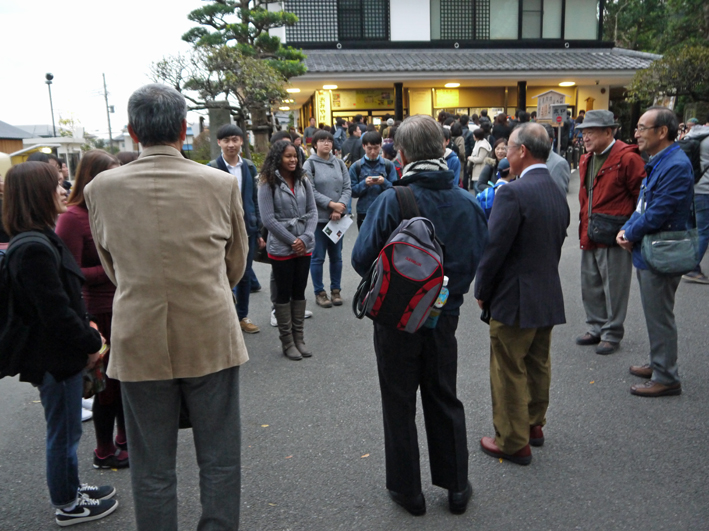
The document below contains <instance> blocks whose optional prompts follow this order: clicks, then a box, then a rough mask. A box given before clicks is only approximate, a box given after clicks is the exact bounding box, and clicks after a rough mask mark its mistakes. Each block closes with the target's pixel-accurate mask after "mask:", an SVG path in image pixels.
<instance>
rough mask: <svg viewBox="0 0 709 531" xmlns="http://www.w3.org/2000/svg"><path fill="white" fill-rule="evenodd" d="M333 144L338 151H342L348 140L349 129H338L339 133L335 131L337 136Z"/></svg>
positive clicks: (334, 137) (334, 136)
mask: <svg viewBox="0 0 709 531" xmlns="http://www.w3.org/2000/svg"><path fill="white" fill-rule="evenodd" d="M333 139H334V141H333V143H334V146H333V147H334V148H335V149H336V150H337V151H341V150H342V144H344V143H345V140H347V129H345V128H344V127H338V128H337V131H335V134H334V135H333Z"/></svg>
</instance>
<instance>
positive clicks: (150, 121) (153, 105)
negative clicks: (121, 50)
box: [128, 83, 187, 146]
mask: <svg viewBox="0 0 709 531" xmlns="http://www.w3.org/2000/svg"><path fill="white" fill-rule="evenodd" d="M186 117H187V102H186V101H185V98H184V96H183V95H182V94H180V93H179V92H177V91H176V90H175V89H174V88H172V87H168V86H167V85H160V84H157V83H153V84H150V85H145V86H143V87H140V88H139V89H138V90H136V91H135V92H134V93H133V94H131V97H130V99H129V100H128V124H129V125H130V126H131V127H132V128H133V132H134V133H135V134H136V136H137V137H138V140H140V143H141V144H143V146H154V145H161V144H173V143H175V142H177V141H178V140H179V139H180V132H181V130H182V122H183V120H184V119H185V118H186Z"/></svg>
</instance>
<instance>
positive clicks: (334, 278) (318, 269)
mask: <svg viewBox="0 0 709 531" xmlns="http://www.w3.org/2000/svg"><path fill="white" fill-rule="evenodd" d="M325 225H327V223H318V226H317V228H316V229H315V250H314V251H313V258H312V260H311V261H310V276H311V277H312V278H313V288H314V289H315V294H316V295H317V294H318V293H320V292H321V291H325V286H324V285H323V281H322V273H323V263H324V262H325V252H327V256H328V258H329V259H330V291H332V290H333V289H340V280H342V239H340V241H339V242H337V243H332V240H331V239H330V238H328V237H327V236H326V235H325V233H324V232H323V231H322V230H323V229H324V228H325Z"/></svg>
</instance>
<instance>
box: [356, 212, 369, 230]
mask: <svg viewBox="0 0 709 531" xmlns="http://www.w3.org/2000/svg"><path fill="white" fill-rule="evenodd" d="M366 217H367V214H360V213H359V212H357V230H359V229H361V228H362V223H364V218H366Z"/></svg>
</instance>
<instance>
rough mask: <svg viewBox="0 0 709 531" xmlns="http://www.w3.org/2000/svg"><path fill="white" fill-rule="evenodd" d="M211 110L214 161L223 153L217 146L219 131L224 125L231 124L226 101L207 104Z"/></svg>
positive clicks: (210, 130)
mask: <svg viewBox="0 0 709 531" xmlns="http://www.w3.org/2000/svg"><path fill="white" fill-rule="evenodd" d="M207 106H208V108H209V146H210V154H211V157H212V159H216V158H217V157H218V156H219V155H220V154H221V152H222V150H221V148H220V147H219V144H217V130H219V128H220V127H221V126H222V125H226V124H230V123H231V112H230V110H229V103H228V102H226V101H210V102H207Z"/></svg>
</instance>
